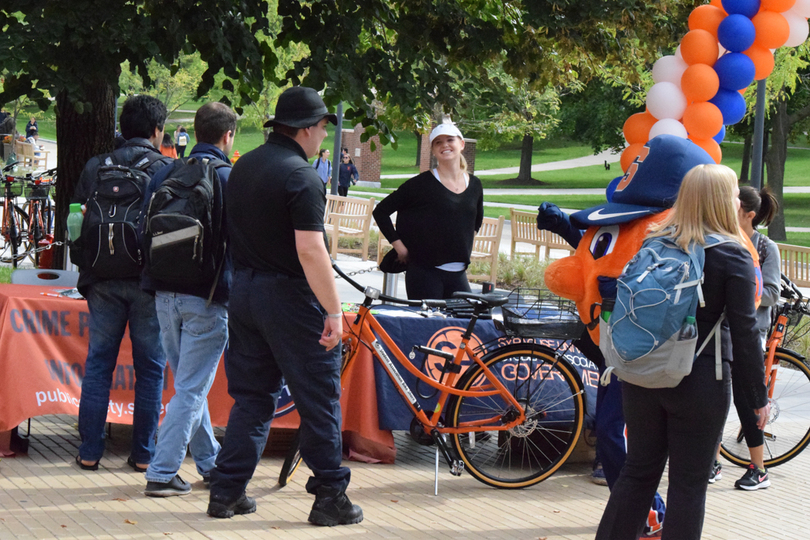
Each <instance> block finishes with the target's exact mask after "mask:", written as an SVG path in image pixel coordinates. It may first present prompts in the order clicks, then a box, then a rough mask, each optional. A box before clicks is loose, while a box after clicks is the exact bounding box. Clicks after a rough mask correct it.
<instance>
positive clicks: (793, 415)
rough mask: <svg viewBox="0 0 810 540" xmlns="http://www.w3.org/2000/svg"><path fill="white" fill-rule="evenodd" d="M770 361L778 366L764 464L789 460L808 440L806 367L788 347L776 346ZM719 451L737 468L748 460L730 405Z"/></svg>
mask: <svg viewBox="0 0 810 540" xmlns="http://www.w3.org/2000/svg"><path fill="white" fill-rule="evenodd" d="M774 362H779V368H778V370H777V375H776V383H775V385H774V390H773V398H772V399H771V415H770V418H769V419H768V424H767V425H766V426H765V448H764V450H765V466H766V467H776V466H777V465H781V464H783V463H786V462H787V461H790V460H791V459H793V458H794V457H796V456H797V455H799V453H800V452H801V451H802V450H804V448H805V447H806V446H807V444H808V443H810V368H808V367H807V366H806V365H805V364H804V362H802V360H801V357H800V356H799V355H797V354H796V353H794V352H793V351H791V350H788V349H778V350H777V351H776V356H775V358H774ZM720 453H721V454H722V455H723V457H725V458H726V459H728V460H729V461H731V462H732V463H735V464H737V465H739V466H741V467H747V466H748V464H749V463H750V461H751V458H750V455H749V453H748V445H747V444H746V442H745V438H744V437H743V434H742V429H741V427H740V419H739V417H738V415H737V409H736V408H735V407H734V406H732V407H731V410H730V411H729V413H728V418H727V419H726V425H725V427H724V428H723V438H722V439H721V443H720Z"/></svg>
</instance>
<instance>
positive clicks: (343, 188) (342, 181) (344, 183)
mask: <svg viewBox="0 0 810 540" xmlns="http://www.w3.org/2000/svg"><path fill="white" fill-rule="evenodd" d="M359 179H360V174H359V173H358V172H357V167H355V166H354V163H352V158H350V157H349V155H348V154H344V155H343V157H342V159H341V164H340V170H339V171H338V195H340V196H341V197H345V196H346V195H348V194H349V186H351V185H353V184H356V183H357V181H358V180H359Z"/></svg>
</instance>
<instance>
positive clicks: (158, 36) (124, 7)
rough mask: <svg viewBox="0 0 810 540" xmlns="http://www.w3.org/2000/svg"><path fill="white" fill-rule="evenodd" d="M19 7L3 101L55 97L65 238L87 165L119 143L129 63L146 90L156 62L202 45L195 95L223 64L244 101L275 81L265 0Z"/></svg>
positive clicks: (11, 26) (3, 50) (9, 30)
mask: <svg viewBox="0 0 810 540" xmlns="http://www.w3.org/2000/svg"><path fill="white" fill-rule="evenodd" d="M13 9H14V10H15V11H11V10H10V8H9V7H5V6H4V7H2V8H0V65H2V66H3V67H4V69H6V70H7V75H6V77H5V81H4V85H3V91H2V93H0V103H7V102H9V101H11V100H13V99H16V98H17V97H20V96H28V97H29V98H31V99H33V100H34V101H36V102H37V103H38V104H39V106H40V107H41V108H43V109H44V108H45V107H46V106H47V105H48V100H47V96H48V94H50V95H53V96H55V97H56V131H57V139H58V143H57V144H58V169H59V173H58V174H59V184H58V187H57V190H56V200H57V214H56V217H57V235H59V237H60V238H61V233H62V230H63V223H64V219H65V217H66V215H67V208H68V202H69V200H70V198H71V196H72V195H73V191H74V188H75V184H76V182H77V181H78V178H79V175H80V173H81V170H82V168H83V167H84V164H85V163H86V162H87V160H88V159H90V157H92V156H94V155H97V154H100V153H103V152H108V151H110V150H112V148H113V134H114V125H115V124H114V120H115V113H116V111H115V103H116V100H117V98H118V95H119V87H118V84H119V76H120V74H121V65H122V63H123V62H124V61H127V60H128V61H129V63H130V65H131V66H133V69H135V70H136V71H137V73H138V74H139V75H140V76H141V77H142V78H143V80H144V84H145V86H147V87H149V86H151V84H152V80H151V78H150V74H149V64H150V62H151V61H152V60H155V61H156V62H157V63H159V64H161V65H163V66H167V67H169V69H170V70H171V71H172V73H176V72H177V70H178V69H179V67H180V66H179V64H178V63H177V59H178V58H179V57H180V55H181V53H186V54H191V53H192V52H194V51H197V52H198V53H199V55H200V58H201V59H202V60H204V61H205V62H206V65H207V68H206V70H205V71H204V72H203V73H202V75H201V80H200V82H199V85H198V88H197V93H198V95H204V94H205V93H206V92H207V91H208V90H209V89H210V88H211V87H212V86H213V84H214V80H215V79H214V77H215V75H216V74H217V73H219V72H220V71H222V72H223V73H224V74H225V75H227V76H228V77H230V78H231V79H239V80H240V81H241V82H242V83H241V85H240V89H241V92H240V96H239V97H240V102H247V101H248V100H249V99H250V97H251V95H255V94H256V93H257V92H258V91H259V90H261V88H263V87H264V84H265V80H266V78H267V79H270V80H272V78H273V77H272V76H273V73H272V68H274V66H273V64H272V57H271V56H270V55H267V54H266V44H264V45H263V44H262V42H260V41H258V40H257V39H256V38H255V37H254V35H255V34H256V33H258V32H266V30H267V26H268V17H267V13H268V8H267V3H266V2H263V1H258V2H242V1H239V0H206V1H201V0H176V1H174V2H157V1H152V0H134V1H129V2H108V1H102V0H29V1H26V2H15V5H14V8H13ZM23 44H24V45H23ZM266 75H268V76H267V77H265V76H266ZM226 87H230V84H228V85H226Z"/></svg>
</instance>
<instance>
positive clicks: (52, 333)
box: [0, 285, 396, 463]
mask: <svg viewBox="0 0 810 540" xmlns="http://www.w3.org/2000/svg"><path fill="white" fill-rule="evenodd" d="M60 290H62V289H60V288H50V287H38V286H33V285H0V432H3V431H8V430H10V429H12V428H14V427H15V426H17V425H18V424H20V423H21V422H23V421H25V420H26V419H28V418H31V417H34V416H40V415H46V414H73V415H78V412H79V400H80V399H81V380H82V377H83V375H84V362H85V358H86V356H87V345H88V340H89V335H88V329H89V326H88V323H89V318H90V317H89V313H88V311H87V303H86V302H85V301H84V300H74V299H70V298H63V297H60V296H58V294H56V293H57V292H58V291H60ZM371 362H372V359H371V357H370V355H362V357H361V358H357V361H356V362H355V365H354V367H353V368H352V370H351V373H350V374H349V375H350V376H349V377H348V378H347V379H346V380H345V381H344V388H343V398H342V405H343V429H344V436H345V437H346V439H347V443H348V444H347V447H348V450H349V453H350V456H351V455H352V454H354V457H356V458H357V459H361V460H366V459H371V460H375V461H376V460H380V461H383V462H386V463H393V461H394V456H395V455H396V451H395V450H394V440H393V436H392V435H391V433H390V432H388V431H381V430H380V429H379V424H378V419H377V399H376V390H375V386H374V371H373V369H372V366H371ZM134 384H135V371H134V369H133V367H132V346H131V343H130V341H129V337H128V336H126V337H125V339H124V340H123V342H122V343H121V350H120V353H119V356H118V365H117V367H116V370H115V373H114V375H113V385H112V389H111V392H110V405H109V409H108V411H107V421H108V422H112V423H118V424H131V423H132V411H133V410H134V405H133V402H134ZM173 395H174V386H173V383H172V376H171V371H170V370H168V369H167V370H166V376H165V378H164V388H163V404H164V407H165V405H166V404H167V403H168V402H169V400H170V399H171V397H172V396H173ZM208 404H209V410H210V413H211V422H212V423H213V424H214V425H215V426H225V425H227V423H228V414H229V412H230V410H231V406H232V405H233V400H232V399H231V397H230V396H229V395H228V388H227V380H226V378H225V368H224V363H223V362H220V364H219V368H218V370H217V376H216V379H215V380H214V385H213V387H212V388H211V392H210V394H209V395H208ZM162 414H163V410H161V415H162ZM298 422H299V417H298V414H297V413H296V412H295V410H294V406H293V405H292V404H291V403H290V402H289V400H284V399H282V400H281V402H280V403H279V411H278V412H277V417H276V418H275V419H274V420H273V424H272V426H273V427H274V428H294V427H297V426H298ZM0 440H2V437H0Z"/></svg>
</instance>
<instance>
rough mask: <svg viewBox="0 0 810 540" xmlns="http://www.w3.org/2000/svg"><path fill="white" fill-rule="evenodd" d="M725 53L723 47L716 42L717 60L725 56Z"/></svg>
mask: <svg viewBox="0 0 810 540" xmlns="http://www.w3.org/2000/svg"><path fill="white" fill-rule="evenodd" d="M726 52H728V51H726V48H725V47H723V44H722V43H720V42H719V41H718V42H717V58H720V57H721V56H723V55H724V54H726Z"/></svg>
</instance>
